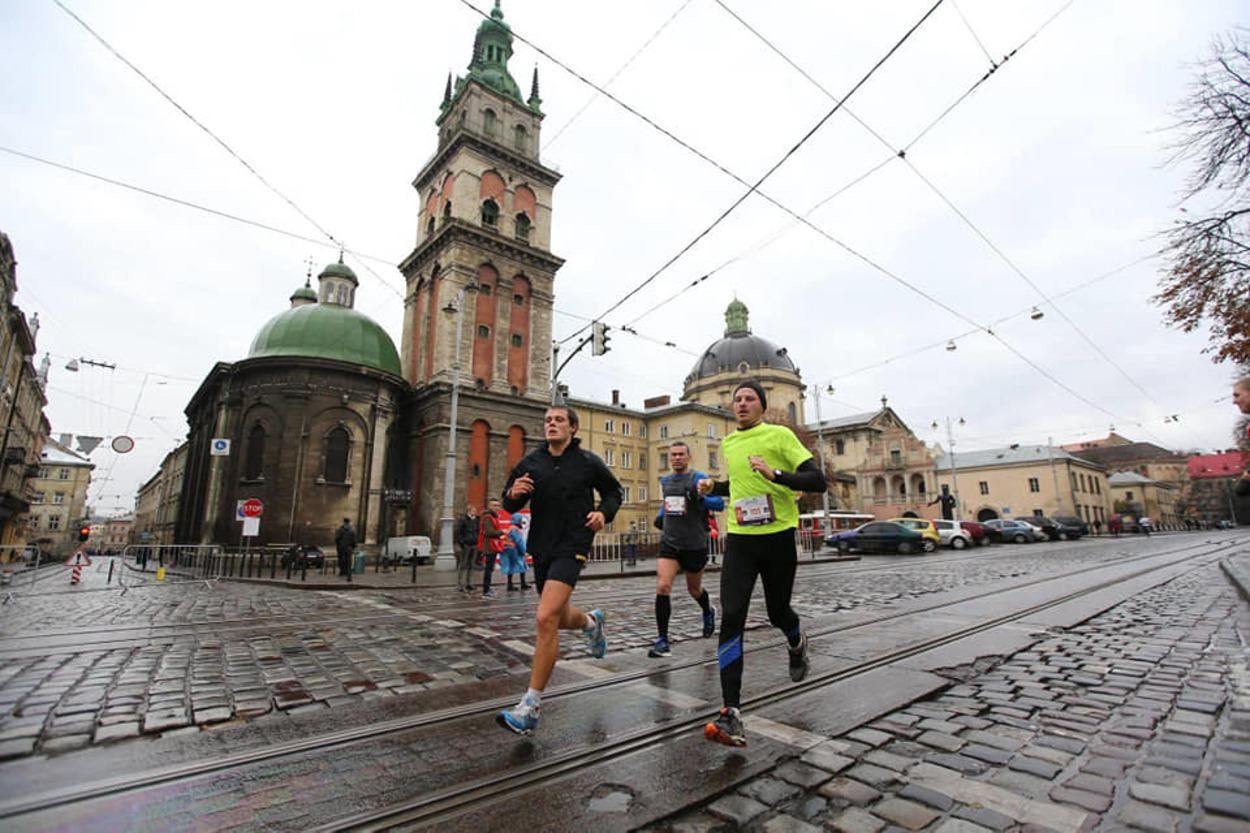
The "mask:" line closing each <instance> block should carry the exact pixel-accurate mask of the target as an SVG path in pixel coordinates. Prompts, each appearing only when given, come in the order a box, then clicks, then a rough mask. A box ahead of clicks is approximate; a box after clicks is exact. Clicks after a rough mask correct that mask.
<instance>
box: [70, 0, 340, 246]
mask: <svg viewBox="0 0 1250 833" xmlns="http://www.w3.org/2000/svg"><path fill="white" fill-rule="evenodd" d="M52 2H53V3H55V4H56V5H57V6H58V7H59V8H60V9H61V11H63V12H65V14H67V15H69V16H70V17H71V18H73V20H74V21H75V22H76V23H78V25H79V26H81V27H82V28H83V29H85V30H86V31H87V33H88V34H89V35H91V37H93V38H95V39H96V40H97V41H98V42H99V43H100V45H101V46H103V47H104V48H105V49H107V50H108V51H109V52H110V53H112V55H113V57H114V58H116V59H117V60H119V61H121V62H122V63H123V64H125V65H126V66H127V67H129V68H130V69H131V70H132V71H134V73H135V74H136V75H138V76H139V77H140V78H142V79H143V80H144V81H145V82H147V84H148V86H150V87H151V88H152V89H154V90H156V92H157V93H158V94H160V96H161V98H163V99H165V100H166V101H168V102H169V103H170V104H171V105H173V107H174V108H175V109H177V110H178V112H180V113H182V115H184V116H186V117H187V119H189V120H190V121H191V123H192V124H194V125H195V126H196V127H198V128H199V129H200V130H202V131H203V132H204V133H205V134H206V135H207V136H208V137H209V138H210V139H212V140H213V141H214V142H216V143H217V144H218V145H220V146H221V148H222V149H223V150H225V151H226V153H228V154H230V155H231V156H232V157H234V159H235V160H236V161H237V162H238V163H239V164H240V165H242V166H243V167H244V168H246V169H247V171H248V172H249V173H250V174H252V176H254V177H256V179H257V180H259V181H260V183H261V184H262V185H264V186H265V187H266V188H268V189H269V190H270V191H271V192H273V193H274V194H275V195H277V197H278V198H279V199H281V200H282V201H283V202H285V203H286V204H287V205H289V206H291V208H293V209H295V211H296V212H297V213H298V214H299V215H300V216H301V217H303V218H304V219H305V220H307V221H308V222H309V223H310V224H312V226H313V227H314V228H316V229H317V231H319V232H321V233H322V234H323V235H325V236H326V237H327V238H329V239H330V240H331V241H333V242H334V244H335V245H342V244H341V242H340V241H339V239H338V238H336V237H335V236H334V235H333V234H331V233H330V232H328V231H326V229H324V228H323V227H322V226H321V224H320V223H318V222H317V221H316V220H314V219H313V218H312V217H311V216H309V215H308V213H307V212H306V211H304V209H302V208H300V207H299V206H298V205H296V204H295V201H294V200H292V199H291V198H290V197H288V196H287V195H286V194H284V193H282V192H281V191H279V190H278V189H277V188H276V187H275V186H274V185H273V184H272V183H270V182H269V180H267V179H265V178H264V177H263V176H261V174H260V172H259V171H257V170H256V169H255V168H254V167H252V166H251V165H250V164H249V163H248V161H247V160H246V159H244V158H243V157H242V156H240V155H239V154H238V153H237V152H235V150H234V148H232V147H230V145H228V144H227V143H226V141H225V140H224V139H222V138H221V137H220V136H218V135H217V134H216V133H214V132H213V131H212V130H210V129H209V128H208V126H207V125H205V124H204V123H203V122H201V121H200V120H199V119H197V118H196V117H195V116H193V115H191V113H190V112H189V111H188V110H187V109H186V108H185V107H183V106H182V105H181V104H179V103H178V102H177V101H175V100H174V98H173V96H171V95H170V94H169V93H167V92H165V91H164V90H163V89H161V87H160V85H159V84H157V83H156V82H155V81H153V80H152V79H151V78H149V77H148V76H147V75H146V74H145V73H144V72H143V70H141V69H139V67H137V66H135V65H134V64H133V63H131V62H130V61H129V60H127V58H126V57H125V56H124V55H122V54H121V53H120V52H118V51H117V50H116V49H114V48H113V45H112V44H110V43H109V42H108V41H106V40H105V39H104V37H103V36H101V35H100V33H99V32H97V31H96V30H94V29H92V28H91V26H89V25H88V24H87V22H86V21H85V20H83V19H82V18H81V17H79V16H78V15H77V14H75V13H74V12H73V10H71V9H70V8H69V7H68V6H66V5H65V4H64V3H63V2H61V0H52Z"/></svg>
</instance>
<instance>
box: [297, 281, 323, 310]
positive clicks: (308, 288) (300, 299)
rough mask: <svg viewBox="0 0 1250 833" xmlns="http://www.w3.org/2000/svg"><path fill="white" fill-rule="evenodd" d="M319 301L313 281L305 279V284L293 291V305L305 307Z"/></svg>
mask: <svg viewBox="0 0 1250 833" xmlns="http://www.w3.org/2000/svg"><path fill="white" fill-rule="evenodd" d="M315 303H317V293H316V292H314V291H313V288H312V281H311V280H306V281H304V285H303V286H301V287H300V288H299V289H297V290H295V291H294V292H293V293H291V306H292V307H304V306H308V305H309V304H315Z"/></svg>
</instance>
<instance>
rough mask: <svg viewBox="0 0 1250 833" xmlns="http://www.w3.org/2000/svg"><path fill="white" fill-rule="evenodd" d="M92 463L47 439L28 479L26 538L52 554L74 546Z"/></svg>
mask: <svg viewBox="0 0 1250 833" xmlns="http://www.w3.org/2000/svg"><path fill="white" fill-rule="evenodd" d="M94 469H95V464H94V463H92V462H91V461H90V460H88V459H87V458H86V457H84V456H82V455H81V454H79V453H77V452H76V451H72V450H70V449H69V448H67V447H66V446H64V445H62V444H61V443H59V442H57V441H56V440H52V439H49V440H48V441H47V442H46V443H45V444H44V447H43V452H42V454H41V455H40V463H39V467H38V469H37V472H36V477H35V478H34V480H33V481H32V487H33V491H32V496H31V507H30V513H29V525H30V529H29V532H28V533H27V541H28V542H29V543H32V544H35V545H37V546H38V547H39V548H40V549H43V550H45V551H48V552H51V553H53V554H54V555H64V554H66V553H68V552H69V551H71V550H73V549H74V547H76V546H77V545H78V527H79V525H80V524H81V523H83V522H84V521H86V520H87V516H88V510H87V489H88V488H90V486H91V472H92V471H93V470H94Z"/></svg>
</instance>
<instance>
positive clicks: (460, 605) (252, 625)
mask: <svg viewBox="0 0 1250 833" xmlns="http://www.w3.org/2000/svg"><path fill="white" fill-rule="evenodd" d="M1206 544H1207V542H1204V543H1202V544H1193V545H1190V546H1191V547H1196V546H1205V545H1206ZM978 556H979V550H963V551H959V552H953V551H952V552H947V553H942V556H941V557H940V558H934V557H933V556H932V554H930V555H928V556H925V557H916V558H915V559H907V560H905V561H904V562H903V563H889V564H886V563H877V562H874V563H870V564H862V563H851V564H847V562H834V563H830V564H825V565H816V566H814V567H810V568H808V569H809V570H813V571H814V572H809V573H807V574H806V575H805V579H820V578H823V577H827V576H834V575H836V576H847V575H864V574H872V573H883V572H884V573H895V572H897V571H898V570H899V569H900V568H902V569H924V568H928V567H933V566H947V565H957V564H963V563H966V562H969V561H976V560H978ZM981 557H983V556H981ZM1114 561H1115V559H1110V560H1108V561H1106V562H1102V563H1106V564H1110V563H1114ZM193 583H199V582H193ZM320 592H326V593H333V592H334V591H320ZM377 592H381V593H384V592H386V590H385V589H380V590H378V591H377ZM653 592H654V591H653V589H652V588H651V586H650V584H648V586H647V587H646V588H645V589H643V590H631V589H624V590H622V589H619V588H618V589H615V590H609V591H607V592H606V593H605V595H606V596H607V597H608V598H609V599H611V600H614V601H616V600H619V601H625V602H628V601H632V600H637V599H649V598H650V597H651V596H652V595H653ZM515 601H517V602H520V601H524V599H521V598H518V599H516V600H515ZM511 602H513V600H512V599H508V600H507V602H506V603H511ZM498 607H499V605H498V604H497V603H492V604H490V605H486V604H484V605H482V606H481V607H480V608H476V609H471V610H466V609H465V607H464V599H463V597H460V598H455V599H452V600H449V601H447V602H442V601H439V602H435V603H433V604H423V605H422V606H421V607H420V608H419V609H409V608H407V607H405V606H402V605H396V606H394V607H392V608H391V609H389V610H385V611H378V612H375V613H361V614H357V615H350V616H336V617H334V618H333V619H332V620H329V621H328V622H327V624H330V625H335V626H337V625H360V624H368V623H386V622H393V621H396V620H403V619H405V618H410V617H412V616H414V615H419V616H429V617H431V618H440V617H444V616H446V615H448V614H453V615H456V616H463V617H464V618H466V619H474V618H476V615H477V614H478V613H489V612H492V611H493V610H495V609H497V608H498ZM465 614H468V615H467V616H466V615H465ZM314 624H315V623H310V622H309V621H308V619H307V617H306V616H305V615H304V614H297V613H290V614H274V615H267V616H261V617H256V616H252V617H239V618H232V619H209V620H205V621H202V622H165V623H155V624H144V625H106V626H86V627H80V628H69V629H63V630H58V631H41V632H39V633H37V634H16V635H13V636H8V637H4V638H3V644H0V660H3V659H7V658H16V657H21V656H23V655H26V654H29V653H30V652H31V651H34V650H38V651H41V652H46V651H47V650H48V649H49V644H48V643H49V641H50V640H53V641H55V640H58V639H64V640H71V639H73V640H85V641H81V642H78V643H76V644H74V645H73V646H71V647H72V648H73V650H74V651H75V652H77V651H83V650H92V651H96V650H101V651H106V650H117V649H123V648H132V647H145V646H148V645H152V644H161V643H165V642H171V641H176V640H178V639H182V638H188V637H191V638H194V637H198V636H200V635H202V634H203V633H204V632H205V631H213V632H215V633H221V632H222V631H223V630H224V631H227V632H247V631H257V630H264V629H266V628H277V629H281V631H282V632H289V631H290V630H295V629H299V628H307V627H310V626H313V625H314ZM121 634H134V635H133V636H124V635H121ZM112 635H116V636H112ZM267 635H277V634H267ZM104 636H111V638H98V637H104Z"/></svg>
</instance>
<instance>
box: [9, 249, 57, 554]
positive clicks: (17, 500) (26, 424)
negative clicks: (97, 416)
mask: <svg viewBox="0 0 1250 833" xmlns="http://www.w3.org/2000/svg"><path fill="white" fill-rule="evenodd" d="M16 293H17V258H16V257H15V256H14V253H13V245H12V244H11V243H10V242H9V238H8V236H7V235H5V234H4V233H2V232H0V406H3V407H2V408H0V420H3V422H0V425H2V426H3V431H4V433H3V439H0V545H5V546H7V547H15V546H19V545H21V544H24V543H26V542H27V541H29V540H32V539H33V537H34V534H35V533H34V530H33V529H32V527H31V517H30V515H29V509H30V505H31V497H32V496H33V494H34V491H35V485H34V482H33V481H34V479H35V478H36V476H37V473H38V471H39V466H40V455H41V454H42V452H43V450H44V443H45V442H47V439H48V434H49V433H50V431H51V425H49V423H48V420H47V417H45V416H44V407H45V406H46V405H47V404H48V400H47V396H46V395H45V393H44V386H45V383H46V379H47V364H48V359H47V357H45V358H44V362H43V370H42V371H41V372H36V370H35V336H36V335H37V334H38V332H39V317H38V316H34V317H33V318H32V319H31V320H30V321H29V322H28V321H27V320H26V316H25V314H24V313H23V312H22V311H21V310H20V309H19V308H18V307H17V306H16V305H15V304H14V303H13V297H14V295H15V294H16ZM12 552H13V550H9V549H6V550H3V551H0V560H3V559H4V558H5V557H6V555H5V554H8V555H11V554H12Z"/></svg>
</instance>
